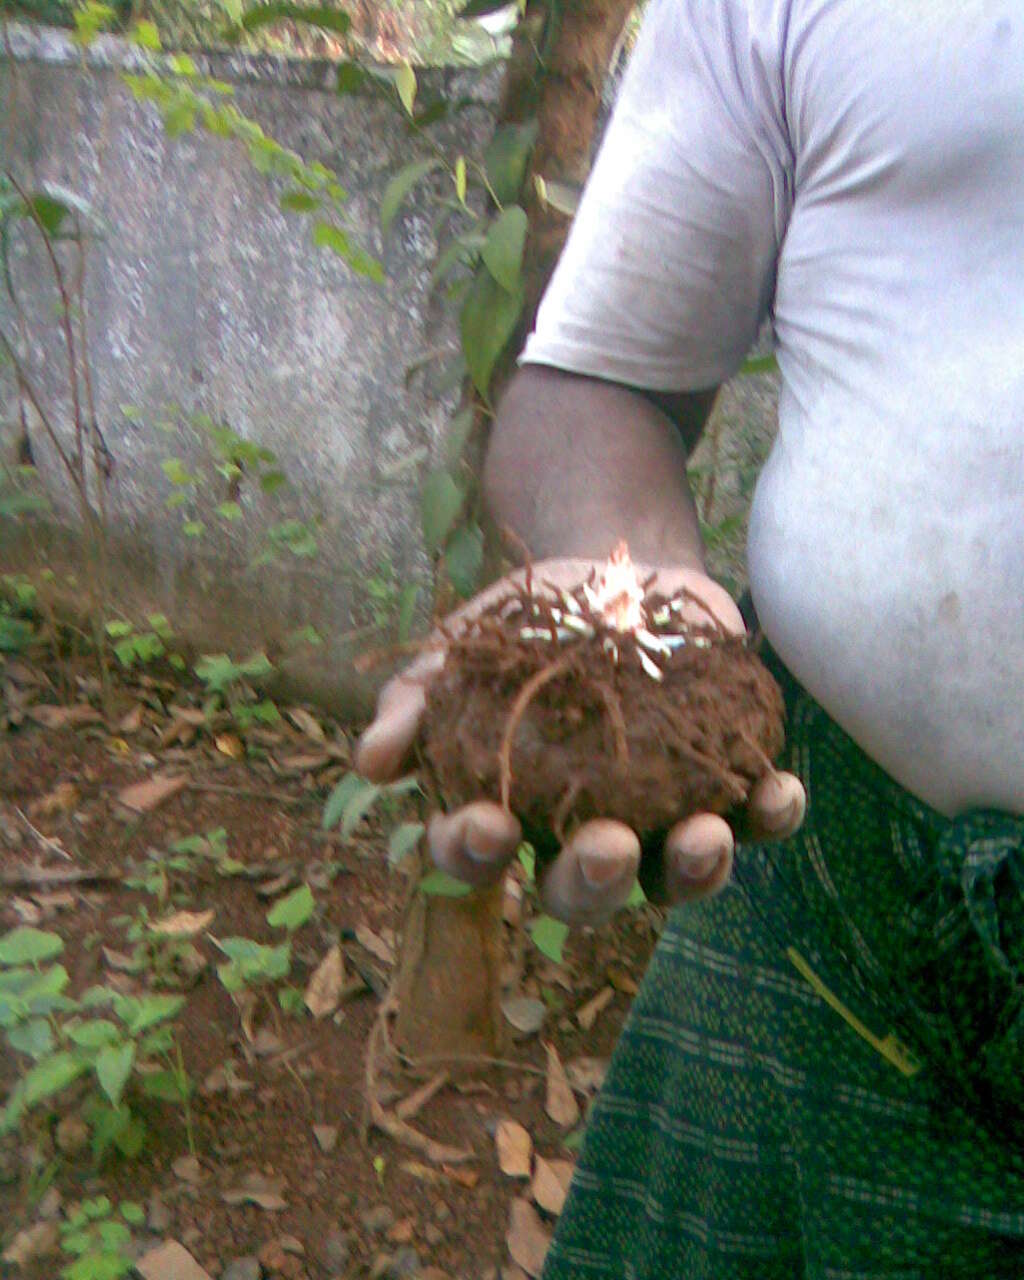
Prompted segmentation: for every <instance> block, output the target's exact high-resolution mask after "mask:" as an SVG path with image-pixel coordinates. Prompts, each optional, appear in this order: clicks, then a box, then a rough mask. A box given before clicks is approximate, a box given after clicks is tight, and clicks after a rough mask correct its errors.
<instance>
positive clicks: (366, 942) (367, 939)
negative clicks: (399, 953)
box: [356, 924, 395, 964]
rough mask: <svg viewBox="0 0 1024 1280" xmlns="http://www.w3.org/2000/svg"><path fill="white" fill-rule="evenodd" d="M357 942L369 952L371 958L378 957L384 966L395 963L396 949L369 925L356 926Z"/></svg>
mask: <svg viewBox="0 0 1024 1280" xmlns="http://www.w3.org/2000/svg"><path fill="white" fill-rule="evenodd" d="M356 941H357V942H358V943H359V945H360V946H361V947H364V948H365V949H366V950H367V951H369V953H370V955H371V956H376V957H377V959H378V960H381V961H383V963H384V964H394V963H395V949H394V947H393V946H391V944H390V943H389V942H386V941H385V940H384V938H382V937H381V936H380V934H379V933H374V931H373V930H372V929H371V928H370V927H369V925H365V924H357V925H356Z"/></svg>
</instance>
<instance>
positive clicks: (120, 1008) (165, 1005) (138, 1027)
mask: <svg viewBox="0 0 1024 1280" xmlns="http://www.w3.org/2000/svg"><path fill="white" fill-rule="evenodd" d="M184 1003H185V997H184V996H155V995H148V996H141V997H135V996H118V997H117V998H116V999H115V1001H114V1012H115V1013H116V1014H117V1016H118V1017H119V1018H120V1019H121V1021H122V1022H123V1023H124V1024H125V1026H126V1028H127V1031H128V1034H129V1035H130V1036H137V1035H138V1034H139V1032H140V1031H145V1030H146V1028H147V1027H152V1026H154V1025H155V1024H156V1023H158V1022H165V1021H166V1020H167V1019H168V1018H173V1017H174V1016H175V1015H176V1014H177V1013H179V1012H180V1011H181V1008H182V1006H183V1005H184Z"/></svg>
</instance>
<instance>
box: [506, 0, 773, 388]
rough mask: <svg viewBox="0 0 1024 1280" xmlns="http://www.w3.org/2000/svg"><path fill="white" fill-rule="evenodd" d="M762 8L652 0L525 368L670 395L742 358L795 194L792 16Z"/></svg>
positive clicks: (743, 2)
mask: <svg viewBox="0 0 1024 1280" xmlns="http://www.w3.org/2000/svg"><path fill="white" fill-rule="evenodd" d="M756 3H759V0H653V3H652V5H651V7H650V9H649V11H648V15H647V18H646V20H645V22H644V26H643V29H642V31H641V34H640V38H639V41H638V43H637V47H636V50H635V52H634V54H633V57H632V59H631V62H630V66H629V69H628V71H627V73H626V77H625V80H624V83H623V86H622V90H621V92H620V95H619V99H618V102H617V104H616V108H615V111H614V113H613V116H612V120H611V122H610V124H609V126H608V131H607V133H606V135H605V139H604V142H603V143H602V146H601V149H600V152H599V154H598V157H597V160H596V163H595V165H594V168H593V170H592V172H591V175H590V178H589V180H588V182H587V185H586V188H585V190H584V193H583V197H582V199H581V202H580V207H579V210H578V212H577V214H576V218H575V221H574V224H573V227H572V230H571V232H570V235H569V239H568V242H567V244H566V247H565V249H564V251H563V253H562V256H561V258H560V260H559V263H558V266H557V268H556V270H555V273H554V275H553V277H552V280H551V283H550V284H549V286H548V289H547V292H546V293H545V295H544V299H543V301H542V303H541V307H540V310H539V312H538V316H537V322H536V328H535V331H534V332H533V334H532V335H531V336H530V338H529V340H528V342H527V344H526V348H525V351H524V353H523V356H522V360H523V361H524V362H528V363H538V364H546V365H553V366H555V367H556V368H560V369H565V370H569V371H571V372H574V373H584V374H590V375H593V376H596V377H601V378H606V379H609V380H611V381H615V382H621V383H625V384H627V385H630V386H638V387H643V388H649V389H652V390H662V391H680V390H694V389H697V388H703V387H709V386H712V385H716V384H717V383H719V382H721V381H722V380H723V379H725V378H727V377H728V376H729V375H730V374H732V373H734V372H735V371H736V369H737V368H738V367H739V365H740V364H741V363H742V361H743V358H744V356H745V355H746V353H747V352H748V351H749V349H750V347H751V345H752V343H753V341H754V339H755V337H756V335H757V332H758V329H759V327H760V324H761V322H762V320H763V319H764V318H765V316H766V314H767V313H768V310H769V307H770V305H771V299H772V294H773V290H774V281H775V264H776V258H777V255H778V251H779V247H780V245H781V241H782V236H783V234H784V232H785V225H786V220H787V217H788V211H789V202H790V198H791V189H792V184H791V180H790V176H789V175H790V170H791V167H792V166H791V162H790V158H789V148H788V141H787V135H786V130H785V125H784V118H785V111H784V103H783V89H782V68H781V61H782V59H781V55H780V53H779V49H780V47H781V36H782V32H781V30H777V29H776V28H777V27H778V28H780V27H781V25H782V19H781V18H779V17H776V18H774V19H771V18H765V19H764V20H759V19H758V18H756V17H755V16H752V12H751V10H752V7H753V6H754V5H755V4H756ZM763 7H764V8H765V9H770V10H771V11H772V12H773V13H775V14H778V13H779V11H780V10H782V9H783V8H785V7H786V6H784V5H783V4H782V3H779V2H777V3H774V4H773V5H771V6H768V5H765V6H763Z"/></svg>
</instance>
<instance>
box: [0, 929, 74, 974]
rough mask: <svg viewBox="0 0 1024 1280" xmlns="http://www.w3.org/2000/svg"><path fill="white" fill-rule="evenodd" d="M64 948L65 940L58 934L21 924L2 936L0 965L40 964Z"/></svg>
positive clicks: (0, 941)
mask: <svg viewBox="0 0 1024 1280" xmlns="http://www.w3.org/2000/svg"><path fill="white" fill-rule="evenodd" d="M63 950H64V942H63V940H62V939H61V938H60V937H58V935H57V934H55V933H44V932H43V931H42V930H41V929H31V928H29V927H28V926H27V925H21V926H19V927H18V928H17V929H12V930H11V931H10V932H9V933H5V934H4V936H3V937H2V938H0V965H10V964H39V962H40V961H41V960H49V959H51V958H52V957H53V956H57V955H60V953H61V952H62V951H63Z"/></svg>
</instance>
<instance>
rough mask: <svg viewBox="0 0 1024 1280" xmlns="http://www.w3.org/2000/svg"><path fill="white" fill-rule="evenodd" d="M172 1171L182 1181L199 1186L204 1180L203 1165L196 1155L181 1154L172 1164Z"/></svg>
mask: <svg viewBox="0 0 1024 1280" xmlns="http://www.w3.org/2000/svg"><path fill="white" fill-rule="evenodd" d="M171 1172H172V1173H173V1174H174V1176H175V1177H176V1178H180V1179H181V1181H182V1182H191V1183H192V1185H193V1186H198V1185H199V1183H200V1182H202V1180H203V1167H202V1165H201V1164H200V1163H199V1161H198V1160H197V1159H196V1157H195V1156H179V1157H178V1158H177V1160H175V1161H174V1163H173V1164H172V1165H171Z"/></svg>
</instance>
